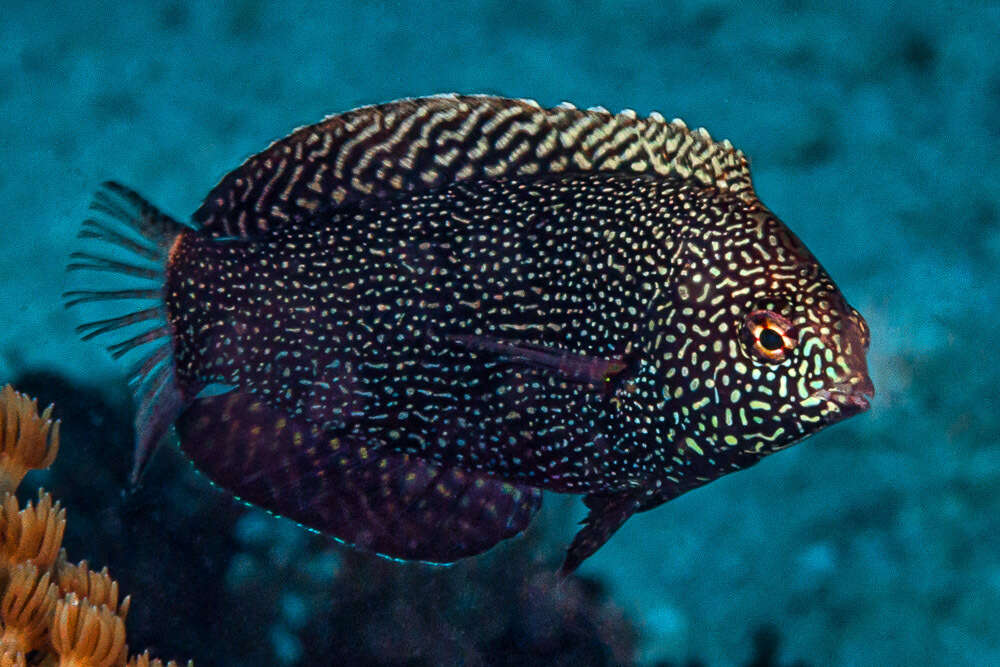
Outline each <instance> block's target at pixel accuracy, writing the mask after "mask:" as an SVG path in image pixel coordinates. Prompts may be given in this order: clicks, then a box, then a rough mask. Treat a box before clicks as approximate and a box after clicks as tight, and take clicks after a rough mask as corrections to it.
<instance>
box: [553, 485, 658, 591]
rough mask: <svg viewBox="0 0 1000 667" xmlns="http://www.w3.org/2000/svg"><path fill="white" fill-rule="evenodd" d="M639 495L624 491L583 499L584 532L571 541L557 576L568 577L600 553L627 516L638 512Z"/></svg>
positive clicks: (639, 493) (580, 532) (638, 492)
mask: <svg viewBox="0 0 1000 667" xmlns="http://www.w3.org/2000/svg"><path fill="white" fill-rule="evenodd" d="M641 495H642V492H641V491H639V490H638V489H637V490H636V491H634V492H633V491H624V492H620V493H610V494H596V493H591V494H589V495H587V496H586V497H584V499H583V502H584V504H586V505H587V507H588V508H589V509H590V513H589V514H588V515H587V518H585V519H584V520H583V528H581V529H580V531H579V532H578V533H577V534H576V537H574V538H573V543H572V544H570V546H569V549H568V550H567V551H566V560H564V561H563V565H562V567H561V568H559V574H560V576H563V577H565V576H567V575H569V574H571V573H572V572H573V571H574V570H576V568H578V567H579V566H580V563H582V562H583V561H584V560H586V559H587V558H589V557H590V556H592V555H593V554H594V552H595V551H597V550H598V549H600V548H601V547H602V546H603V545H604V543H605V542H607V541H608V539H609V538H610V537H611V536H612V535H614V534H615V531H617V530H618V529H619V528H621V526H622V524H623V523H625V521H627V520H628V518H629V517H630V516H632V515H633V514H635V513H636V512H637V511H638V510H639V499H640V497H641Z"/></svg>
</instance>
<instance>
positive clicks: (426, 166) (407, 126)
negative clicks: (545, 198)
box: [194, 95, 756, 238]
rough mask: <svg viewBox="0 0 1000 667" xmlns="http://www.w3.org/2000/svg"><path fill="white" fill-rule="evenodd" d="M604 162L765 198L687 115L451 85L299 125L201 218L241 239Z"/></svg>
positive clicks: (198, 217)
mask: <svg viewBox="0 0 1000 667" xmlns="http://www.w3.org/2000/svg"><path fill="white" fill-rule="evenodd" d="M595 171H601V172H617V173H627V174H643V173H652V174H659V175H675V176H680V177H682V178H693V179H696V180H697V181H700V182H702V183H704V184H705V185H708V186H714V187H717V188H719V189H720V190H726V191H729V192H732V193H734V194H735V195H737V196H740V197H743V198H746V199H754V198H755V197H756V195H755V194H754V192H753V184H752V182H751V179H750V171H749V168H748V166H747V160H746V157H745V156H744V155H743V153H742V152H741V151H739V150H736V149H735V148H733V146H732V144H730V143H729V142H728V141H723V142H715V141H713V140H712V138H711V137H710V136H709V134H708V132H706V131H705V130H704V129H698V130H690V129H688V127H687V126H686V125H685V124H684V123H683V122H682V121H680V120H673V121H670V122H667V121H666V120H665V119H664V118H663V116H661V115H659V114H655V113H654V114H652V115H650V116H649V117H648V118H638V117H637V116H636V114H635V112H633V111H623V112H622V113H619V114H612V113H610V112H608V111H606V110H604V109H589V110H581V109H577V108H575V107H573V106H572V105H568V104H563V105H560V106H558V107H555V108H553V109H543V108H542V107H540V106H539V105H538V104H537V103H535V102H532V101H529V100H514V99H507V98H502V97H490V96H458V95H441V96H436V97H422V98H415V99H404V100H398V101H395V102H389V103H386V104H381V105H377V106H368V107H361V108H358V109H354V110H352V111H348V112H346V113H342V114H337V115H335V116H330V117H328V118H326V119H325V120H323V121H322V122H320V123H317V124H315V125H309V126H307V127H303V128H300V129H298V130H296V131H295V132H293V133H292V134H291V135H289V136H288V137H285V138H284V139H281V140H279V141H276V142H275V143H273V144H271V145H270V146H269V147H268V148H267V149H265V150H264V151H262V152H260V153H258V154H257V155H254V156H252V157H251V158H249V159H248V160H247V161H246V162H244V163H243V165H242V166H240V167H239V168H237V169H236V170H234V171H232V172H230V173H229V174H228V175H226V176H225V177H224V178H223V179H222V181H221V182H220V183H219V184H218V185H217V186H216V187H215V188H214V189H213V190H212V191H211V192H210V193H209V194H208V196H207V197H206V198H205V201H204V202H203V203H202V205H201V207H200V208H199V209H198V210H197V211H196V212H195V214H194V220H195V221H196V222H197V223H199V224H200V225H201V226H202V228H204V229H205V230H206V231H208V232H209V233H211V234H212V235H214V236H225V237H239V238H243V237H247V236H250V235H253V234H259V233H260V232H261V231H267V230H273V229H277V228H280V227H282V226H284V225H286V224H289V223H294V222H295V221H298V220H302V219H305V218H308V217H311V216H313V215H315V214H317V213H321V212H323V211H328V210H331V209H333V208H336V207H338V206H341V205H345V204H350V203H355V202H359V201H363V200H365V199H369V198H383V197H392V196H395V195H397V194H402V193H407V192H419V191H427V190H432V189H435V188H438V187H442V186H447V185H450V184H452V183H456V182H459V181H469V180H482V179H487V178H489V179H491V178H502V177H513V176H519V177H525V176H532V175H536V174H537V175H546V174H554V173H566V172H569V173H585V172H595Z"/></svg>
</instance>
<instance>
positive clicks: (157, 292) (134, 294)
mask: <svg viewBox="0 0 1000 667" xmlns="http://www.w3.org/2000/svg"><path fill="white" fill-rule="evenodd" d="M90 210H91V211H92V212H93V213H94V214H95V215H94V216H93V217H90V218H87V219H86V220H84V222H83V223H82V225H81V228H80V232H79V234H78V238H80V239H81V241H83V242H84V243H85V244H87V245H86V247H85V248H84V249H81V250H78V251H76V252H73V253H72V254H71V255H70V262H69V264H68V266H67V270H68V271H70V272H72V274H73V275H74V276H77V275H80V276H83V278H82V279H81V282H82V283H83V284H81V285H79V287H78V288H77V289H70V290H67V291H66V292H64V293H63V300H64V301H63V302H64V305H65V306H66V307H67V308H73V309H78V308H86V309H87V312H88V313H90V312H94V313H97V312H99V313H101V316H99V317H93V318H88V319H89V321H86V322H84V323H83V324H81V325H80V326H78V327H77V332H78V333H79V334H80V337H81V338H82V339H83V340H90V339H92V338H99V337H102V336H107V340H108V343H107V349H108V351H109V352H110V353H111V356H112V358H114V359H119V358H121V357H123V356H125V355H127V354H129V353H130V352H133V351H134V350H137V349H138V348H141V347H143V346H145V345H147V344H149V343H153V342H156V341H161V344H160V345H157V346H156V347H154V348H152V349H150V350H146V351H144V352H142V353H141V354H142V355H143V356H142V357H141V358H139V359H138V360H137V361H135V362H134V363H133V364H132V365H131V368H130V370H129V384H130V385H131V386H132V387H133V391H134V393H135V401H136V405H137V412H136V423H135V439H136V454H135V458H136V461H135V467H134V469H133V482H134V481H135V480H136V479H137V478H138V475H139V473H140V472H141V470H142V468H143V467H144V466H145V464H146V462H147V461H148V460H149V457H150V456H151V455H152V452H153V450H154V449H155V447H156V444H157V443H158V442H159V440H160V438H161V437H162V436H163V435H164V433H166V431H167V429H168V428H169V427H170V424H171V423H172V422H173V420H174V419H175V418H176V416H177V414H179V413H180V410H181V409H182V407H183V405H184V401H183V399H182V398H181V395H180V392H179V390H178V388H177V385H176V381H175V377H174V369H173V361H172V353H173V350H172V343H171V340H170V337H171V330H170V326H169V324H168V322H167V314H166V309H165V306H164V302H163V290H164V284H165V280H166V277H165V276H166V273H165V271H166V262H167V253H168V251H169V249H170V247H171V245H172V244H173V242H174V240H175V239H176V237H177V235H178V234H180V233H182V232H183V231H184V230H185V229H188V227H187V226H186V225H184V224H182V223H180V222H178V221H176V220H174V219H173V218H171V217H170V216H168V215H166V214H164V213H162V212H160V211H159V209H157V208H156V207H155V206H153V205H152V204H150V203H149V202H147V201H146V200H145V199H143V198H142V197H141V196H140V195H139V194H138V193H137V192H135V191H134V190H131V189H130V188H127V187H125V186H124V185H121V184H119V183H116V182H114V181H108V182H105V183H104V184H102V186H101V188H100V189H99V190H98V191H97V192H96V193H95V195H94V199H93V201H92V202H91V204H90ZM98 273H101V274H108V273H110V274H114V275H116V276H118V277H120V278H121V282H120V283H119V284H114V285H112V284H110V283H109V282H108V279H107V278H104V277H102V278H101V280H100V282H99V283H97V284H95V282H96V281H88V280H87V278H89V277H91V276H93V277H96V274H98ZM87 282H90V284H89V285H88V284H87ZM134 301H152V302H153V304H151V305H145V306H141V307H138V308H136V307H134V306H132V305H129V302H134ZM105 305H108V306H111V308H110V310H111V311H112V312H113V311H114V309H115V306H118V312H117V314H114V315H113V316H111V317H108V316H106V315H107V314H110V313H107V311H106V309H103V308H98V307H103V306H105ZM143 322H152V323H153V326H152V327H151V328H147V329H146V330H144V331H140V332H138V333H132V331H130V329H132V327H133V326H134V325H138V324H140V323H143Z"/></svg>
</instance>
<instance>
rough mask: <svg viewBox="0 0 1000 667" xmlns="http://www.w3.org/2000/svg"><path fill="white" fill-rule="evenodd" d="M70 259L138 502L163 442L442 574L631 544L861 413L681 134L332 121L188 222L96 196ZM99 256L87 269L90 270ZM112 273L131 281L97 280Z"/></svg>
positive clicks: (869, 390)
mask: <svg viewBox="0 0 1000 667" xmlns="http://www.w3.org/2000/svg"><path fill="white" fill-rule="evenodd" d="M92 208H93V210H94V212H95V215H94V217H93V218H92V219H90V220H87V221H86V222H85V223H84V226H83V229H82V232H81V237H83V238H85V239H87V240H88V243H97V244H99V245H103V246H104V247H105V250H104V251H101V250H93V251H91V250H86V251H83V252H78V253H75V254H74V255H73V260H72V263H71V265H70V268H71V269H74V270H80V271H81V272H82V273H81V275H88V274H95V272H96V274H97V275H102V276H108V275H109V274H117V275H119V276H126V277H127V278H129V279H131V280H135V281H136V282H135V283H134V284H128V285H124V286H121V288H119V287H117V286H111V285H109V284H108V283H107V282H102V283H98V284H97V285H96V286H95V285H91V286H89V287H86V288H81V289H76V290H73V291H70V292H67V294H66V298H67V303H68V305H72V306H84V307H88V308H89V307H93V306H95V305H96V306H100V305H102V304H103V302H112V303H118V302H122V303H126V304H129V303H139V304H140V306H139V307H129V310H128V311H127V312H124V313H122V314H121V315H119V316H117V317H111V318H106V317H105V318H102V319H98V320H97V321H94V322H91V323H89V324H85V325H83V326H81V327H80V331H81V333H82V334H83V335H84V337H85V338H90V337H94V336H97V335H101V334H120V335H121V336H120V339H119V340H118V341H117V342H115V343H114V344H113V345H111V347H110V349H111V351H112V353H113V355H114V356H116V357H119V356H123V355H126V354H130V353H131V354H132V356H135V357H137V358H138V361H137V362H136V363H135V365H134V368H133V370H132V373H131V382H132V383H133V384H134V386H135V390H136V396H137V402H138V414H137V418H136V462H135V469H134V473H133V477H134V478H137V477H138V475H139V474H140V472H141V470H142V468H143V466H144V465H145V463H146V462H147V461H148V459H149V456H150V455H151V454H152V452H153V450H154V449H155V447H156V445H157V443H158V442H159V441H160V439H161V438H162V436H163V435H164V434H165V433H166V431H167V430H168V429H169V428H170V427H171V426H172V425H175V426H176V431H177V433H178V435H179V438H180V442H181V447H182V449H183V450H184V451H185V452H186V453H187V455H188V456H190V457H191V459H192V460H193V461H194V463H195V464H196V465H197V466H198V467H199V468H201V469H202V470H203V471H204V472H205V473H206V474H207V475H208V476H209V477H210V478H211V479H212V480H214V481H215V482H216V483H218V484H219V485H221V486H223V487H225V488H227V489H229V490H230V491H232V492H233V493H234V494H236V495H238V496H240V497H241V498H243V499H244V500H246V501H249V502H253V503H256V504H259V505H261V506H263V507H265V508H267V509H269V510H271V511H274V512H276V513H279V514H283V515H286V516H288V517H290V518H292V519H294V520H296V521H299V522H301V523H302V524H305V525H306V526H309V527H311V528H314V529H317V530H320V531H323V532H325V533H328V534H331V535H333V536H335V537H337V538H339V539H341V540H343V541H346V542H349V543H351V544H354V545H356V546H359V547H362V548H365V549H368V550H371V551H374V552H376V553H380V554H382V555H386V556H390V557H396V558H402V559H414V560H425V561H432V562H450V561H454V560H456V559H459V558H462V557H465V556H470V555H473V554H477V553H481V552H483V551H485V550H487V549H489V548H490V547H492V546H493V545H495V544H496V543H498V542H499V541H501V540H503V539H505V538H508V537H511V536H514V535H516V534H518V533H520V532H521V531H523V530H524V529H525V528H526V527H527V526H528V524H529V523H530V521H531V519H532V517H533V516H534V514H535V513H536V512H537V510H538V507H539V505H540V502H541V491H542V490H549V491H556V492H562V493H575V494H584V496H585V497H584V500H585V502H586V505H587V506H588V507H589V509H590V513H589V515H588V517H587V519H586V521H585V525H584V527H583V528H582V529H581V530H580V532H579V533H578V534H577V536H576V538H575V539H574V541H573V544H572V545H571V547H570V549H569V553H568V554H567V556H566V560H565V563H564V565H563V571H564V572H570V571H572V570H573V569H575V568H576V567H577V566H578V565H579V564H580V563H581V562H582V561H583V560H584V559H585V558H586V557H588V556H589V555H590V554H592V553H593V552H594V551H596V550H597V549H598V548H599V547H600V546H601V545H602V544H603V543H604V542H605V541H606V540H607V539H608V538H609V537H610V536H611V535H612V534H613V533H614V532H615V530H617V529H618V527H619V526H621V525H622V523H623V522H624V521H626V520H627V519H628V517H629V516H631V515H632V514H634V513H635V512H638V511H643V510H646V509H650V508H652V507H655V506H657V505H659V504H661V503H663V502H665V501H667V500H670V499H671V498H674V497H676V496H677V495H679V494H681V493H684V492H685V491H688V490H690V489H693V488H695V487H698V486H700V485H702V484H705V483H706V482H710V481H712V480H713V479H715V478H717V477H720V476H721V475H724V474H727V473H730V472H733V471H736V470H740V469H742V468H746V467H748V466H751V465H753V464H754V463H756V462H757V461H759V460H760V459H761V458H762V457H764V456H766V455H768V454H770V453H772V452H775V451H777V450H779V449H782V448H784V447H787V446H788V445H791V444H793V443H795V442H797V441H799V440H801V439H803V438H805V437H806V436H808V435H811V434H813V433H815V432H817V431H818V430H820V429H821V428H823V427H825V426H828V425H830V424H833V423H835V422H838V421H841V420H842V419H845V418H847V417H850V416H852V415H855V414H857V413H859V412H862V411H864V410H866V409H867V408H868V405H869V398H870V397H871V396H872V395H873V393H874V388H873V385H872V382H871V380H870V379H869V377H868V372H867V367H866V352H867V349H868V338H869V335H868V328H867V326H866V324H865V321H864V319H862V317H861V315H859V314H858V312H857V311H856V310H854V309H853V308H852V307H851V306H849V305H848V304H847V302H846V301H845V299H844V297H843V295H842V294H841V293H840V291H839V290H838V289H837V287H836V285H834V283H833V281H832V280H831V279H830V277H829V276H828V275H827V273H826V271H824V270H823V268H822V267H821V266H820V265H819V263H818V262H817V261H816V259H815V258H814V257H813V256H812V255H811V254H810V253H809V251H808V250H807V249H806V248H805V247H804V246H803V245H802V243H801V242H800V241H799V240H798V239H797V238H796V237H795V235H794V234H792V232H791V231H789V230H788V229H787V228H786V227H785V225H784V224H782V223H781V222H780V221H779V220H778V219H777V218H776V217H775V216H774V215H773V214H772V213H771V212H770V211H769V210H768V209H767V208H766V207H764V205H763V204H761V203H760V201H759V200H758V199H757V197H756V195H755V193H754V190H753V186H752V183H751V179H750V173H749V170H748V167H747V162H746V159H745V157H744V155H743V154H742V153H741V152H740V151H738V150H736V149H734V148H733V147H732V145H731V144H729V142H721V143H718V142H714V141H713V140H712V139H711V138H710V137H709V135H708V133H707V132H705V131H704V130H695V131H692V130H690V129H688V128H687V127H686V126H685V125H684V124H683V123H682V122H681V121H679V120H675V121H671V122H667V121H666V120H664V118H663V117H661V116H659V115H657V114H653V115H651V116H650V117H648V118H639V117H637V116H636V114H635V113H633V112H631V111H625V112H622V113H619V114H611V113H609V112H607V111H605V110H604V109H590V110H586V111H583V110H579V109H576V108H574V107H572V106H569V105H562V106H559V107H556V108H554V109H543V108H541V107H539V106H538V105H537V104H535V103H534V102H530V101H524V100H511V99H502V98H496V97H474V96H466V97H462V96H454V95H447V96H440V97H430V98H421V99H410V100H402V101H397V102H391V103H388V104H384V105H380V106H372V107H364V108H360V109H356V110H353V111H349V112H347V113H344V114H340V115H336V116H331V117H329V118H327V119H326V120H324V121H322V122H321V123H318V124H316V125H312V126H308V127H304V128H302V129H299V130H297V131H296V132H294V133H293V134H291V135H290V136H288V137H287V138H285V139H282V140H280V141H277V142H275V143H274V144H272V145H271V146H270V147H269V148H267V149H266V150H264V151H263V152H262V153H259V154H257V155H255V156H253V157H251V158H249V159H248V160H247V161H246V162H245V163H244V164H243V165H242V166H241V167H239V168H238V169H236V170H235V171H233V172H232V173H230V174H228V175H227V176H226V177H225V178H223V180H222V182H221V183H220V184H219V185H218V186H216V188H215V189H214V190H212V191H211V192H210V193H209V194H208V196H207V197H206V198H205V200H204V203H203V204H202V206H201V207H200V208H199V209H198V210H197V211H196V212H195V213H194V215H193V216H192V219H191V221H190V222H189V223H186V224H182V223H179V222H177V221H175V220H173V219H172V218H170V217H168V216H166V215H165V214H163V213H161V212H159V211H158V210H157V209H156V208H154V207H153V206H152V205H150V204H149V203H147V202H146V201H145V200H144V199H142V198H141V197H140V196H139V195H138V194H136V193H135V192H133V191H132V190H129V189H127V188H125V187H123V186H121V185H118V184H116V183H107V184H105V186H104V187H103V189H102V190H101V191H100V192H98V194H97V196H96V198H95V200H94V203H93V206H92ZM109 250H113V251H114V253H109V252H108V251H109ZM115 253H120V254H122V255H129V257H124V258H120V257H118V256H117V254H115Z"/></svg>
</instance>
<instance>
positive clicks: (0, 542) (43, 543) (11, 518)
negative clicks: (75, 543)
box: [0, 489, 66, 573]
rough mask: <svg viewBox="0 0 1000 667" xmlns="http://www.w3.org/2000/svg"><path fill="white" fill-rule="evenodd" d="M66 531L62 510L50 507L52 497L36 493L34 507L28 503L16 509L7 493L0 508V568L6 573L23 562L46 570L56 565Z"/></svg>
mask: <svg viewBox="0 0 1000 667" xmlns="http://www.w3.org/2000/svg"><path fill="white" fill-rule="evenodd" d="M65 530H66V510H64V509H61V508H60V506H59V503H58V502H57V503H55V504H53V503H52V496H51V495H49V494H48V493H45V492H44V491H43V490H41V489H39V491H38V504H37V505H34V506H33V505H32V504H31V501H30V500H29V501H28V504H27V505H26V506H25V508H24V509H23V510H19V509H18V503H17V498H16V497H15V496H14V494H12V493H7V495H6V496H5V497H4V499H3V504H2V505H0V567H2V568H3V569H4V572H5V573H6V572H9V571H10V569H11V568H12V567H14V566H15V565H17V564H18V563H21V562H24V561H29V560H30V561H31V562H33V563H34V564H35V565H37V566H38V567H39V568H40V569H43V570H47V569H49V568H50V567H52V564H53V563H55V562H56V557H57V556H58V555H59V547H60V546H61V545H62V538H63V532H64V531H65Z"/></svg>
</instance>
